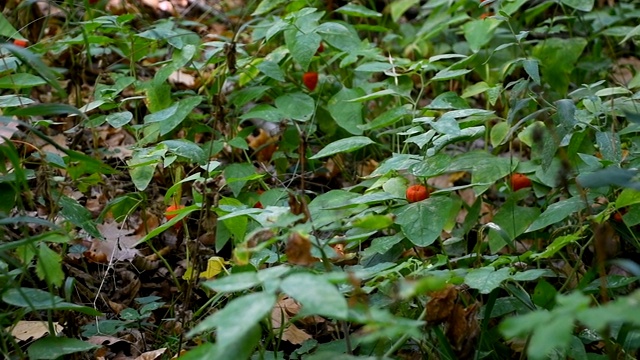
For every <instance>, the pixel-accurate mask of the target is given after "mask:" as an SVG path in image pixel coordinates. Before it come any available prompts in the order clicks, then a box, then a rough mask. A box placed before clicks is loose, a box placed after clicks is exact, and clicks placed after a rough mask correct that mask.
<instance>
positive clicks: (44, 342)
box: [27, 336, 100, 360]
mask: <svg viewBox="0 0 640 360" xmlns="http://www.w3.org/2000/svg"><path fill="white" fill-rule="evenodd" d="M99 347H100V346H99V345H94V344H91V343H88V342H86V341H82V340H78V339H71V338H67V337H58V336H47V337H45V338H42V339H39V340H36V342H34V343H33V344H31V345H29V347H28V348H27V353H28V354H29V359H33V360H39V359H56V358H59V357H61V356H64V355H69V354H74V353H77V352H83V351H89V350H93V349H97V348H99Z"/></svg>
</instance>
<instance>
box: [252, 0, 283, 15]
mask: <svg viewBox="0 0 640 360" xmlns="http://www.w3.org/2000/svg"><path fill="white" fill-rule="evenodd" d="M285 3H287V0H262V1H261V2H260V4H258V7H257V8H256V9H255V10H254V12H253V14H251V15H252V16H257V15H262V14H266V13H268V12H270V11H271V10H273V9H275V8H276V7H278V6H280V5H283V4H285Z"/></svg>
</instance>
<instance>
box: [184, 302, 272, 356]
mask: <svg viewBox="0 0 640 360" xmlns="http://www.w3.org/2000/svg"><path fill="white" fill-rule="evenodd" d="M275 303H276V295H274V294H268V293H265V292H259V293H253V294H248V295H244V296H241V297H239V298H236V299H233V300H231V301H230V302H229V303H228V304H227V305H226V306H225V307H224V308H222V309H221V310H219V311H217V312H216V313H214V314H213V315H210V316H209V317H207V318H205V319H204V320H202V321H201V322H200V323H199V324H198V325H196V326H195V327H194V328H193V329H191V330H190V331H189V332H188V333H187V337H189V338H191V337H193V336H195V335H197V334H200V333H203V332H205V331H210V330H213V329H217V335H218V336H217V341H216V344H217V345H219V346H222V347H224V346H227V345H230V344H233V343H235V342H237V341H238V340H240V339H242V338H243V337H245V336H246V335H247V334H250V333H251V331H252V330H251V328H252V327H253V326H254V325H257V324H259V323H260V322H261V321H262V319H263V318H264V317H266V316H267V315H268V314H269V313H270V312H271V309H272V308H273V306H274V305H275Z"/></svg>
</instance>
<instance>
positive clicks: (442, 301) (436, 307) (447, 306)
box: [426, 285, 458, 324]
mask: <svg viewBox="0 0 640 360" xmlns="http://www.w3.org/2000/svg"><path fill="white" fill-rule="evenodd" d="M429 296H431V299H429V301H428V302H427V317H426V320H427V321H428V322H430V323H433V324H441V323H442V322H444V321H446V320H447V318H449V316H450V315H451V313H452V312H453V307H454V305H455V302H456V299H457V298H458V291H457V290H456V288H455V287H454V286H453V285H448V286H447V287H446V288H444V289H442V290H438V291H432V292H430V293H429Z"/></svg>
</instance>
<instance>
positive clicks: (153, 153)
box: [127, 147, 167, 191]
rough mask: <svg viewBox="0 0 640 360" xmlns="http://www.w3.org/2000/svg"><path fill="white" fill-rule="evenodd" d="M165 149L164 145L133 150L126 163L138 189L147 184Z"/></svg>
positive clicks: (144, 187)
mask: <svg viewBox="0 0 640 360" xmlns="http://www.w3.org/2000/svg"><path fill="white" fill-rule="evenodd" d="M166 151H167V149H166V148H165V147H161V149H157V148H145V149H139V150H137V151H134V152H133V156H132V157H131V159H129V160H128V161H127V165H129V174H130V175H131V181H133V184H134V185H135V186H136V188H137V189H138V190H140V191H143V190H145V189H146V188H147V186H149V183H150V182H151V179H152V178H153V174H154V172H155V170H156V166H157V165H158V164H159V163H160V161H161V159H162V157H164V155H165V154H166Z"/></svg>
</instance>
